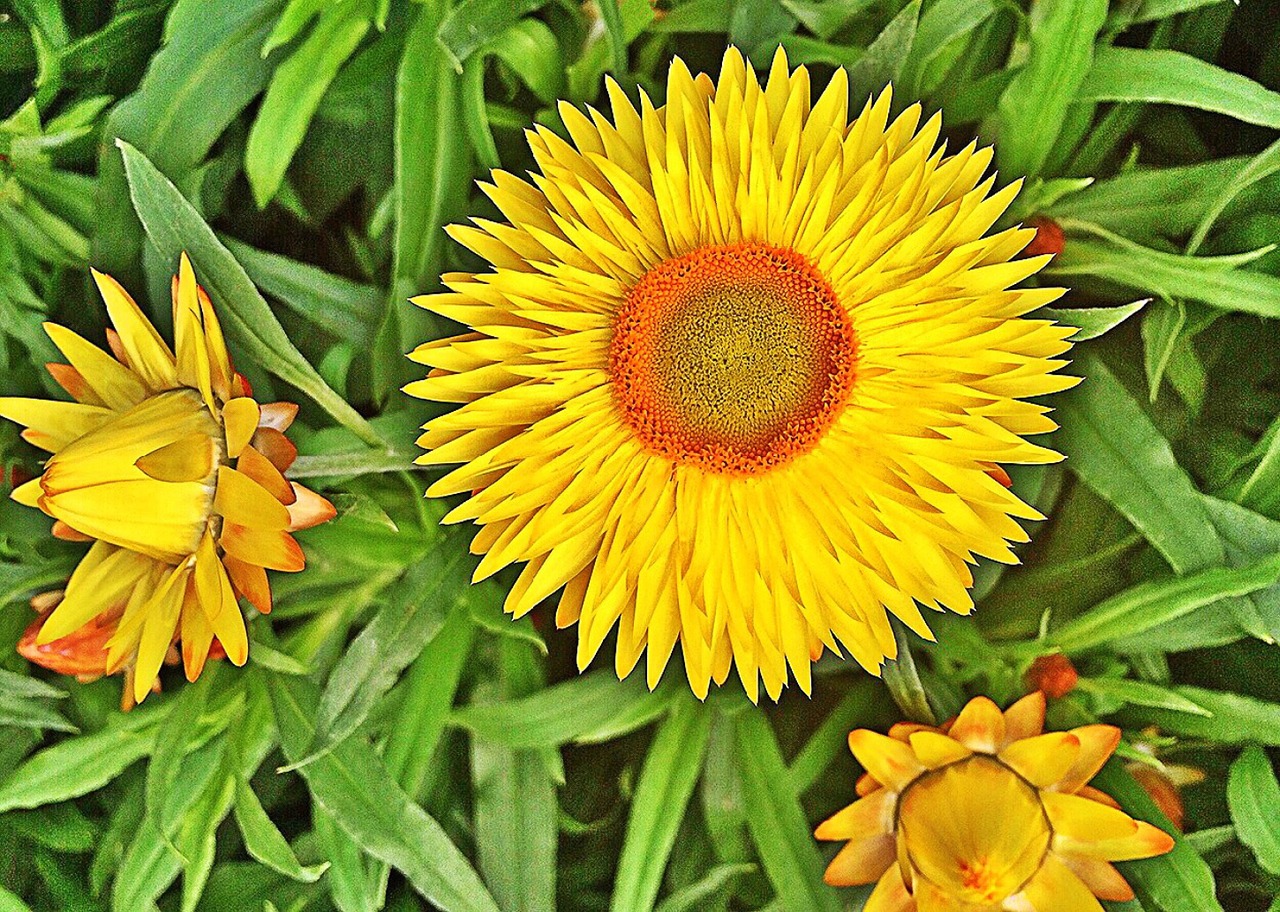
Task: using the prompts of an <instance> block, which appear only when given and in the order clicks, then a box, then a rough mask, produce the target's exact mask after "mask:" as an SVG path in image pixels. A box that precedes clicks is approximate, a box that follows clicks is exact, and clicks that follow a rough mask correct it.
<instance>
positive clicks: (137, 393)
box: [44, 323, 147, 412]
mask: <svg viewBox="0 0 1280 912" xmlns="http://www.w3.org/2000/svg"><path fill="white" fill-rule="evenodd" d="M44 331H45V332H46V333H48V334H49V338H50V339H52V340H53V344H54V345H56V346H58V349H59V350H60V351H61V352H62V353H63V354H64V355H66V357H67V360H68V361H70V362H71V366H72V367H74V368H75V369H76V370H77V371H79V372H80V376H81V377H83V378H84V380H85V382H86V383H87V384H88V385H89V387H90V388H91V389H92V390H93V391H94V392H95V393H96V394H97V395H98V398H99V399H101V400H102V401H103V402H104V403H105V404H106V405H107V406H108V407H109V408H112V409H115V410H116V411H118V412H122V411H124V410H126V409H130V408H133V407H134V406H135V405H137V404H138V403H139V402H141V401H142V400H143V399H145V398H146V396H147V388H146V387H145V386H144V385H143V383H142V381H141V380H140V379H138V375H137V374H135V373H134V372H133V371H131V370H129V368H127V367H125V366H124V365H123V364H121V363H120V362H119V361H117V360H116V359H115V358H113V357H111V356H110V355H108V354H107V353H106V352H104V351H103V350H102V349H100V348H98V346H96V345H94V344H92V343H91V342H88V341H86V340H85V339H82V338H81V337H80V336H78V335H76V334H75V333H74V332H72V331H71V330H69V329H67V328H66V327H65V326H59V325H58V324H57V323H45V324H44Z"/></svg>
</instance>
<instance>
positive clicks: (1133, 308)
mask: <svg viewBox="0 0 1280 912" xmlns="http://www.w3.org/2000/svg"><path fill="white" fill-rule="evenodd" d="M1150 303H1151V299H1150V298H1143V299H1142V300H1141V301H1134V302H1133V303H1132V304H1121V305H1119V306H1118V307H1071V308H1067V309H1058V308H1053V307H1042V308H1040V309H1039V310H1037V311H1036V313H1035V315H1036V316H1037V317H1043V318H1044V319H1046V320H1055V321H1057V322H1058V323H1061V324H1063V325H1064V326H1075V327H1078V332H1076V333H1075V334H1074V335H1072V336H1071V341H1072V342H1085V341H1087V340H1089V339H1096V338H1098V337H1099V336H1101V335H1104V334H1106V333H1108V332H1110V331H1111V330H1113V329H1115V328H1116V327H1117V326H1119V325H1120V324H1121V323H1123V322H1124V321H1125V320H1127V319H1129V318H1130V317H1132V316H1133V315H1134V314H1136V313H1137V312H1138V311H1140V310H1142V308H1144V307H1146V306H1147V305H1148V304H1150Z"/></svg>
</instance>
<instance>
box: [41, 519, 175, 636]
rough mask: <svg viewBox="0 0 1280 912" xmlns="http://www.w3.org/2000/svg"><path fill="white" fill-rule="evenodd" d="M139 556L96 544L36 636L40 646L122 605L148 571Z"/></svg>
mask: <svg viewBox="0 0 1280 912" xmlns="http://www.w3.org/2000/svg"><path fill="white" fill-rule="evenodd" d="M149 564H150V561H148V560H147V559H146V558H145V557H143V556H142V555H140V554H134V553H133V552H130V551H126V550H124V549H122V548H117V547H115V546H114V545H109V544H107V543H106V542H101V541H100V542H95V543H94V545H93V547H91V548H90V549H89V551H88V553H87V554H85V556H84V557H83V558H81V560H80V563H79V565H78V566H77V567H76V569H75V571H74V572H73V573H72V574H71V579H70V580H68V581H67V589H66V592H65V593H64V595H63V598H62V602H61V603H60V604H59V605H58V607H57V608H55V609H53V612H52V613H51V614H50V615H49V617H48V618H47V619H46V620H45V622H44V626H43V627H41V628H40V633H39V634H38V635H37V636H36V644H37V645H40V646H43V645H44V644H45V643H51V642H53V641H54V640H57V639H61V638H62V637H64V636H66V635H67V634H69V633H73V632H75V631H76V630H79V629H80V628H81V627H83V626H84V625H85V624H87V623H88V622H89V621H90V620H92V619H93V618H95V617H97V616H98V615H99V614H101V613H102V612H103V611H106V610H108V609H110V608H115V607H117V605H118V604H119V603H121V602H122V601H124V599H126V598H127V597H128V595H129V593H130V592H131V591H132V590H133V588H134V587H135V586H136V585H137V584H138V582H139V580H140V579H141V578H142V576H143V575H144V574H145V573H146V572H147V570H148V569H149Z"/></svg>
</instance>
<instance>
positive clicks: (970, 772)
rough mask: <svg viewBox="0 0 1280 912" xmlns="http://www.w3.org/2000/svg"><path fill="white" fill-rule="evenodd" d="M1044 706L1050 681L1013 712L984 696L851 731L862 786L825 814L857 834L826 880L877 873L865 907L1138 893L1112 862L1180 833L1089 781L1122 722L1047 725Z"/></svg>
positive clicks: (854, 880) (1076, 903)
mask: <svg viewBox="0 0 1280 912" xmlns="http://www.w3.org/2000/svg"><path fill="white" fill-rule="evenodd" d="M1044 708H1045V697H1044V694H1043V693H1041V692H1036V693H1033V694H1031V695H1030V696H1027V697H1024V698H1022V699H1021V700H1019V701H1018V702H1017V703H1015V704H1013V706H1011V707H1009V709H1008V710H1006V711H1004V712H1003V713H1002V712H1001V711H1000V709H999V708H998V707H997V706H996V705H995V704H994V703H992V702H991V701H990V700H988V699H987V698H986V697H975V698H974V699H972V700H970V701H969V704H968V705H967V706H966V707H965V708H964V710H963V711H962V712H961V713H960V715H959V716H958V717H957V718H956V719H954V720H953V721H952V722H950V723H948V724H947V725H944V726H942V727H941V728H933V727H930V726H927V725H916V724H913V723H901V724H899V725H895V726H894V727H893V728H892V729H890V731H889V734H888V736H885V735H879V734H876V733H875V732H871V731H867V730H866V729H858V730H857V731H854V732H852V733H851V734H850V735H849V747H850V748H851V749H852V751H853V754H854V756H855V757H856V758H857V759H858V762H859V763H861V764H862V766H863V768H864V769H865V770H866V771H867V772H866V774H865V775H864V776H863V777H862V779H861V780H859V781H858V784H857V792H858V794H859V795H860V796H861V797H860V798H859V799H858V800H857V801H855V802H854V803H853V804H851V805H849V806H848V807H847V808H845V809H844V810H842V811H840V812H839V813H837V814H835V815H834V816H832V817H831V818H830V819H828V820H827V821H825V822H824V823H823V824H822V825H821V826H819V827H818V830H817V833H816V835H817V837H818V838H819V839H831V840H848V843H847V844H846V845H845V846H844V847H843V848H842V849H841V850H840V851H839V853H837V855H836V857H835V859H834V860H833V861H832V862H831V865H830V866H829V867H828V868H827V875H826V880H827V883H830V884H833V885H835V886H851V885H855V884H868V883H875V884H876V888H875V890H874V892H873V893H872V894H871V898H870V899H869V900H868V902H867V906H866V908H867V912H916V910H917V909H919V910H921V912H925V910H936V912H979V910H991V912H995V910H1002V912H1058V910H1064V909H1070V910H1072V912H1088V910H1093V912H1102V906H1101V904H1100V903H1099V902H1098V900H1097V898H1096V897H1101V898H1103V899H1108V900H1118V901H1123V900H1128V899H1132V898H1133V890H1132V889H1130V887H1129V885H1128V883H1126V881H1125V879H1124V878H1123V877H1122V876H1121V875H1120V873H1119V872H1118V871H1117V870H1116V869H1115V867H1114V866H1112V864H1111V862H1113V861H1127V860H1130V859H1134V858H1148V857H1150V856H1152V855H1160V854H1162V853H1164V852H1167V851H1169V850H1170V849H1171V848H1172V847H1173V839H1172V837H1170V836H1169V835H1168V834H1167V833H1165V832H1163V831H1162V830H1159V829H1156V828H1155V827H1153V826H1151V825H1150V824H1148V823H1144V822H1142V821H1138V820H1134V819H1133V818H1132V817H1130V816H1129V815H1128V814H1126V813H1124V812H1123V811H1121V810H1120V808H1119V806H1118V805H1117V804H1116V802H1115V801H1114V800H1112V799H1111V797H1110V796H1108V795H1106V794H1105V793H1103V792H1100V791H1098V790H1097V789H1094V788H1091V787H1090V786H1089V785H1088V783H1089V780H1090V779H1092V778H1093V777H1094V774H1096V773H1097V772H1098V770H1100V769H1101V768H1102V765H1103V764H1104V763H1105V762H1106V761H1107V758H1108V757H1110V756H1111V754H1112V753H1113V752H1114V751H1115V748H1116V745H1117V744H1118V743H1119V741H1120V730H1119V729H1117V728H1115V727H1113V726H1110V725H1086V726H1084V727H1082V728H1077V729H1073V730H1072V731H1069V732H1050V733H1048V734H1042V732H1043V730H1044Z"/></svg>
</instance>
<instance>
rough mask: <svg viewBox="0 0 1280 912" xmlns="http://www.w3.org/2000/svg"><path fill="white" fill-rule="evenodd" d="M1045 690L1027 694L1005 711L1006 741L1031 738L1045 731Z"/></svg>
mask: <svg viewBox="0 0 1280 912" xmlns="http://www.w3.org/2000/svg"><path fill="white" fill-rule="evenodd" d="M1044 710H1045V697H1044V691H1041V690H1036V691H1032V692H1031V693H1029V694H1027V695H1026V696H1025V697H1023V698H1022V699H1021V700H1019V701H1018V702H1016V703H1014V704H1013V705H1012V706H1010V707H1009V708H1008V709H1006V710H1005V711H1004V737H1005V741H1006V743H1007V742H1011V741H1017V740H1019V739H1021V738H1031V737H1034V736H1035V735H1038V734H1040V733H1041V732H1042V731H1044Z"/></svg>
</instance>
